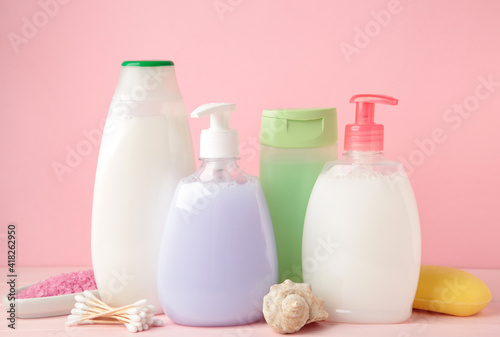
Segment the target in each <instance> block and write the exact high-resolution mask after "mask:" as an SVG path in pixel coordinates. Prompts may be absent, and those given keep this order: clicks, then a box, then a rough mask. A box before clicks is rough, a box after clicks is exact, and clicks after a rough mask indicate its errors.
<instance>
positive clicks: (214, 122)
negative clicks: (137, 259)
mask: <svg viewBox="0 0 500 337" xmlns="http://www.w3.org/2000/svg"><path fill="white" fill-rule="evenodd" d="M234 110H235V105H234V104H231V103H218V104H215V103H212V104H205V105H202V106H200V107H199V108H197V109H196V110H195V111H194V112H193V113H192V114H191V117H195V118H198V117H202V116H206V115H210V124H211V125H210V129H208V130H203V131H202V134H201V146H200V157H201V161H202V164H201V167H200V168H199V169H198V170H197V171H196V172H195V173H194V174H193V175H191V176H189V177H187V178H184V179H182V180H181V181H180V182H179V184H178V186H177V190H176V192H175V194H174V197H173V200H172V203H171V206H170V211H169V214H168V218H167V223H166V226H165V229H164V232H163V241H162V247H161V251H160V258H159V266H158V293H159V296H160V301H161V304H162V307H163V309H164V311H165V313H166V314H167V315H168V316H169V317H170V319H171V320H172V321H174V322H175V323H177V324H182V325H189V326H229V325H239V324H247V323H251V322H255V321H257V320H259V319H260V318H261V316H262V301H263V297H264V295H265V294H266V293H267V292H268V291H269V287H270V286H271V285H273V284H275V283H276V282H277V281H278V266H277V255H276V246H275V241H274V233H273V228H272V224H271V219H270V215H269V210H268V207H267V204H266V200H265V197H264V194H263V191H262V188H261V185H260V182H259V180H258V178H257V177H254V176H251V175H248V174H246V173H244V172H243V171H242V170H241V169H240V168H239V167H238V165H237V163H236V160H237V159H238V158H237V157H238V147H239V146H238V132H237V131H236V130H233V129H229V112H231V111H234Z"/></svg>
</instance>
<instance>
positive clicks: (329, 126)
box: [260, 108, 338, 148]
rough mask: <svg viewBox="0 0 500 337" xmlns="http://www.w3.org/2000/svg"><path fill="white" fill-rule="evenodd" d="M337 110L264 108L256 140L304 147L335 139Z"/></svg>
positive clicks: (335, 140)
mask: <svg viewBox="0 0 500 337" xmlns="http://www.w3.org/2000/svg"><path fill="white" fill-rule="evenodd" d="M337 138H338V134H337V109H335V108H316V109H279V110H264V111H263V113H262V125H261V131H260V143H261V144H263V145H267V146H272V147H285V148H308V147H319V146H326V145H331V144H335V143H336V142H337Z"/></svg>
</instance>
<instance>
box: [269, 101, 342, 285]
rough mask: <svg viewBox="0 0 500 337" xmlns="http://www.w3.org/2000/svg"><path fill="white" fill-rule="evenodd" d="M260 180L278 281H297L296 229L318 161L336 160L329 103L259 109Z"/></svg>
mask: <svg viewBox="0 0 500 337" xmlns="http://www.w3.org/2000/svg"><path fill="white" fill-rule="evenodd" d="M260 143H261V151H260V179H261V183H262V187H263V189H264V193H265V196H266V200H267V204H268V206H269V211H270V213H271V219H272V222H273V227H274V236H275V239H276V248H277V251H278V268H279V282H280V283H281V282H283V281H284V280H286V279H290V280H292V281H294V282H302V275H303V273H307V268H314V264H311V266H304V271H303V270H302V269H303V268H302V231H303V228H304V218H305V214H306V209H307V203H308V201H309V196H310V194H311V191H312V189H313V186H314V183H315V182H316V179H317V178H318V175H319V174H320V172H321V169H322V168H323V165H324V164H325V163H326V162H328V161H331V160H336V159H337V111H336V109H335V108H320V109H284V110H264V112H263V114H262V125H261V134H260Z"/></svg>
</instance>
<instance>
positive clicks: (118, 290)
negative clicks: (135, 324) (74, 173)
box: [91, 61, 195, 312]
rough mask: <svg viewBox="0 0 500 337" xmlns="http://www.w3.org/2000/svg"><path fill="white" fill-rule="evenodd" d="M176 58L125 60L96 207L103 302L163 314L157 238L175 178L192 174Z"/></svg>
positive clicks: (95, 256) (95, 252)
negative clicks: (143, 306)
mask: <svg viewBox="0 0 500 337" xmlns="http://www.w3.org/2000/svg"><path fill="white" fill-rule="evenodd" d="M193 152H194V151H193V146H192V141H191V134H190V131H189V125H188V121H187V116H186V111H185V107H184V103H183V100H182V96H181V93H180V91H179V87H178V86H177V80H176V76H175V69H174V64H173V62H171V61H125V62H123V64H122V67H121V72H120V78H119V80H118V85H117V88H116V91H115V93H114V95H113V99H112V102H111V106H110V109H109V112H108V116H107V119H106V124H105V128H104V133H103V137H102V143H101V147H100V151H99V159H98V162H97V172H96V178H95V187H94V200H93V206H92V234H91V246H92V247H91V248H92V264H93V268H94V274H95V278H96V283H97V287H98V289H99V294H100V296H101V299H103V300H104V301H105V302H106V303H108V304H109V305H111V306H114V307H120V306H124V305H127V304H131V303H134V302H135V301H137V300H139V299H143V298H144V299H146V300H147V301H148V303H149V304H153V305H154V306H155V307H156V308H157V310H158V311H159V312H161V311H162V310H161V305H160V302H159V299H158V293H157V287H156V280H157V265H158V257H159V250H160V241H161V235H162V231H163V227H164V224H165V219H166V216H167V212H168V208H169V204H170V200H171V198H172V196H173V194H174V191H175V188H176V186H177V183H178V181H179V180H180V179H181V178H182V177H185V176H187V175H189V174H191V173H192V172H194V170H195V165H194V153H193Z"/></svg>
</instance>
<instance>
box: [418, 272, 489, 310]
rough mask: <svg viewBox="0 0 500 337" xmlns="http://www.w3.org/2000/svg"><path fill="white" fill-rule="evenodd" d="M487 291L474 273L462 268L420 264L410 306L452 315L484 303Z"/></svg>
mask: <svg viewBox="0 0 500 337" xmlns="http://www.w3.org/2000/svg"><path fill="white" fill-rule="evenodd" d="M490 301H491V292H490V289H489V288H488V286H487V285H486V284H485V283H484V282H483V281H481V280H480V279H479V278H477V277H476V276H474V275H472V274H469V273H467V272H465V271H463V270H460V269H456V268H450V267H440V266H421V268H420V278H419V280H418V287H417V294H416V295H415V301H414V302H413V308H415V309H422V310H429V311H436V312H441V313H444V314H449V315H455V316H470V315H473V314H475V313H477V312H479V311H481V310H482V309H483V308H484V307H486V306H487V305H488V303H490Z"/></svg>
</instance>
